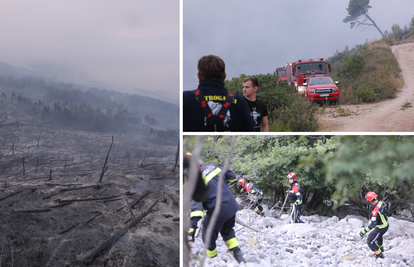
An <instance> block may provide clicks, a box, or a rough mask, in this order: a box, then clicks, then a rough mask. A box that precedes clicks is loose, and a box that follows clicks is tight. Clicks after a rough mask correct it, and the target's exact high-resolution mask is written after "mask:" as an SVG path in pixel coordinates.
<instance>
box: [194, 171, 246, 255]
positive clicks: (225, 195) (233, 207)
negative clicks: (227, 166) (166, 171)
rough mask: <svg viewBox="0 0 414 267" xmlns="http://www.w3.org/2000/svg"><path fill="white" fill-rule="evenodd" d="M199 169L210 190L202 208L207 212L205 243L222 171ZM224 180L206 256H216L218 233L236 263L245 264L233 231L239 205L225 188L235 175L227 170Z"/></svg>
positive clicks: (204, 232)
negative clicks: (218, 211)
mask: <svg viewBox="0 0 414 267" xmlns="http://www.w3.org/2000/svg"><path fill="white" fill-rule="evenodd" d="M201 169H202V174H203V177H204V179H205V182H206V183H208V186H209V188H210V190H209V192H208V195H207V198H206V199H205V200H204V201H203V208H204V210H206V211H207V212H206V215H205V216H204V221H203V241H204V242H206V239H207V238H206V234H207V228H208V225H209V223H210V220H211V216H212V214H213V212H214V208H215V205H216V200H217V188H218V187H217V186H218V182H219V174H220V173H221V172H222V171H223V169H222V167H219V166H218V165H215V164H209V165H201ZM224 178H225V179H224V180H223V183H222V184H221V188H222V196H221V198H222V199H221V203H220V204H221V206H220V213H219V215H218V218H217V221H216V224H215V225H214V228H213V231H212V233H211V237H210V243H209V244H206V246H207V251H206V254H207V256H209V257H211V258H213V257H215V256H216V255H217V247H216V239H217V237H218V234H219V233H220V234H221V236H222V238H223V240H224V242H225V243H226V245H227V248H228V249H229V250H231V251H232V252H233V256H234V258H235V259H236V260H237V262H238V263H241V262H245V260H244V258H243V254H242V251H241V249H240V247H239V242H238V240H237V238H236V233H235V231H234V229H233V227H234V225H235V222H236V213H237V211H238V210H239V204H237V202H236V200H235V198H234V196H233V193H232V192H231V190H230V188H229V187H228V186H227V182H233V181H234V180H235V179H236V174H235V173H234V172H233V171H232V170H227V171H226V173H225V174H224Z"/></svg>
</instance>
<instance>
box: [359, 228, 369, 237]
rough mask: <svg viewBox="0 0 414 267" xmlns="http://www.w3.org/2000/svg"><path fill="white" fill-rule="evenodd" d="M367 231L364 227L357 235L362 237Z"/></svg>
mask: <svg viewBox="0 0 414 267" xmlns="http://www.w3.org/2000/svg"><path fill="white" fill-rule="evenodd" d="M366 233H367V231H365V229H363V230H362V231H361V232H360V233H359V235H360V236H361V237H364V235H365V234H366Z"/></svg>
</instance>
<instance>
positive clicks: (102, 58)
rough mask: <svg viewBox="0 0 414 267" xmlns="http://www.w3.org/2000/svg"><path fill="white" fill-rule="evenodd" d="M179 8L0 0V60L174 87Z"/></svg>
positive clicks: (127, 2) (152, 87) (126, 2)
mask: <svg viewBox="0 0 414 267" xmlns="http://www.w3.org/2000/svg"><path fill="white" fill-rule="evenodd" d="M179 10H180V9H179V0H155V1H148V0H122V1H113V0H111V1H109V0H58V1H56V0H36V1H29V0H2V1H0V44H1V46H0V61H3V62H6V63H8V64H10V65H13V66H16V67H28V66H33V65H36V64H37V65H38V64H48V65H54V64H56V65H57V66H62V65H63V66H70V67H71V68H81V69H83V70H84V71H86V72H87V73H88V74H90V75H91V76H92V77H94V78H95V79H96V80H100V81H106V82H111V83H117V84H121V85H124V86H130V87H137V88H142V89H144V90H147V91H156V90H164V91H166V92H169V93H174V94H178V92H179V26H180V25H179V22H180V15H179ZM132 93H133V92H132Z"/></svg>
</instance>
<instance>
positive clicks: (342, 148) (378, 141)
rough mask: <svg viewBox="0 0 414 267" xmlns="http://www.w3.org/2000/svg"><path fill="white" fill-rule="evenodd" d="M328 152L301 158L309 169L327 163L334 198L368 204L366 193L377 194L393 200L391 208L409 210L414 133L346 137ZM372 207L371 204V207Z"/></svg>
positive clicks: (413, 183)
mask: <svg viewBox="0 0 414 267" xmlns="http://www.w3.org/2000/svg"><path fill="white" fill-rule="evenodd" d="M338 138H339V139H340V140H339V141H340V145H339V146H338V147H337V148H336V149H335V150H334V151H329V152H327V153H319V154H316V153H315V152H311V153H310V154H309V155H306V156H304V157H302V158H301V166H302V167H303V168H304V169H305V170H308V168H309V167H314V166H315V164H320V163H321V162H323V165H324V168H325V170H326V172H325V173H326V182H327V183H333V184H335V187H336V190H335V194H334V195H333V197H334V198H336V199H338V200H340V203H343V202H346V201H349V200H351V202H352V203H354V204H356V205H359V206H360V207H362V206H364V205H367V203H366V201H365V200H364V195H365V193H366V192H368V191H376V193H377V194H378V195H379V196H380V197H381V198H382V199H385V200H387V201H388V202H389V206H390V207H391V209H390V211H391V212H394V211H396V210H398V209H402V208H407V209H409V206H408V203H412V201H413V200H414V191H413V190H414V173H413V170H414V169H413V163H414V160H413V159H414V136H342V137H338ZM367 209H368V207H367Z"/></svg>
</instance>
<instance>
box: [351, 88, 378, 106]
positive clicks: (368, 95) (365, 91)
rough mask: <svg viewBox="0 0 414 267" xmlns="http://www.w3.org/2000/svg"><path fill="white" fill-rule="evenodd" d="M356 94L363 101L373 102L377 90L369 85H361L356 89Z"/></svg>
mask: <svg viewBox="0 0 414 267" xmlns="http://www.w3.org/2000/svg"><path fill="white" fill-rule="evenodd" d="M355 95H356V97H357V98H358V99H360V100H361V101H362V102H372V101H374V100H375V91H374V90H372V89H371V87H370V86H369V85H361V86H359V87H358V89H357V90H356V91H355Z"/></svg>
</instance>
